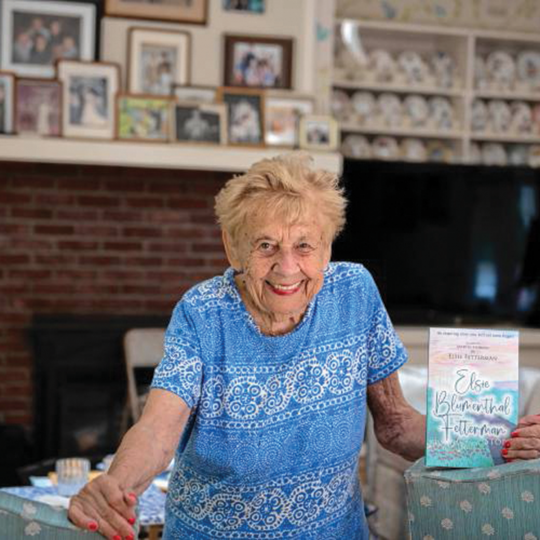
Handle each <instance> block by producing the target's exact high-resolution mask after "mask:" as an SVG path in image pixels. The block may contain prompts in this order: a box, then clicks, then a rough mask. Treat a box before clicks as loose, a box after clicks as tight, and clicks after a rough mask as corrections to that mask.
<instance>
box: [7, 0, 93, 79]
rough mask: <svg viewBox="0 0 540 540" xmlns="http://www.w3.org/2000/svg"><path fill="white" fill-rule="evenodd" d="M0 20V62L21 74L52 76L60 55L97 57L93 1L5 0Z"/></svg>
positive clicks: (25, 75)
mask: <svg viewBox="0 0 540 540" xmlns="http://www.w3.org/2000/svg"><path fill="white" fill-rule="evenodd" d="M0 20H1V27H0V36H1V43H0V49H1V57H0V65H1V66H2V69H5V70H8V71H13V72H15V73H16V74H17V75H18V76H24V77H30V78H32V77H43V78H53V77H54V76H55V66H54V65H55V62H56V60H58V59H60V58H69V59H73V60H93V59H94V53H95V39H96V6H95V5H93V4H82V3H77V2H52V1H51V2H35V1H32V0H3V2H2V3H1V4H0Z"/></svg>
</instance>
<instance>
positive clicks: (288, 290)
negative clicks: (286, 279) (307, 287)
mask: <svg viewBox="0 0 540 540" xmlns="http://www.w3.org/2000/svg"><path fill="white" fill-rule="evenodd" d="M302 283H303V280H302V281H297V282H296V283H292V284H291V285H284V284H281V283H271V282H270V281H267V282H266V284H267V285H268V286H269V287H270V290H271V291H272V292H273V293H274V294H278V295H280V296H289V295H291V294H294V293H296V292H298V291H299V290H300V287H301V286H302Z"/></svg>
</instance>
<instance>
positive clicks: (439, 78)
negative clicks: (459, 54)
mask: <svg viewBox="0 0 540 540" xmlns="http://www.w3.org/2000/svg"><path fill="white" fill-rule="evenodd" d="M431 67H432V69H433V73H434V74H435V83H436V84H437V86H440V87H441V88H452V87H453V86H454V72H455V69H456V63H455V62H454V59H453V58H452V57H451V56H450V55H449V54H448V53H447V52H445V51H437V52H436V53H435V54H434V55H433V56H432V57H431Z"/></svg>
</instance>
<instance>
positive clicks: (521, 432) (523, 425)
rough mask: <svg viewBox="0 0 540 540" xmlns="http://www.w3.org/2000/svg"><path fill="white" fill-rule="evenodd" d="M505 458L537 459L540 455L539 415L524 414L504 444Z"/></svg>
mask: <svg viewBox="0 0 540 540" xmlns="http://www.w3.org/2000/svg"><path fill="white" fill-rule="evenodd" d="M502 453H503V456H504V457H505V459H537V458H538V457H540V415H536V414H535V415H530V416H525V417H523V418H521V419H520V421H519V424H518V427H517V428H516V429H515V430H514V431H513V432H512V438H511V439H509V440H507V441H506V442H505V444H504V449H503V452H502Z"/></svg>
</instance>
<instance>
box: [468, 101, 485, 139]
mask: <svg viewBox="0 0 540 540" xmlns="http://www.w3.org/2000/svg"><path fill="white" fill-rule="evenodd" d="M488 118H489V116H488V108H487V106H486V104H485V103H484V102H483V101H482V100H481V99H475V100H474V101H473V103H472V107H471V129H472V130H473V131H485V130H486V129H487V125H488Z"/></svg>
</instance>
